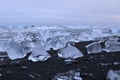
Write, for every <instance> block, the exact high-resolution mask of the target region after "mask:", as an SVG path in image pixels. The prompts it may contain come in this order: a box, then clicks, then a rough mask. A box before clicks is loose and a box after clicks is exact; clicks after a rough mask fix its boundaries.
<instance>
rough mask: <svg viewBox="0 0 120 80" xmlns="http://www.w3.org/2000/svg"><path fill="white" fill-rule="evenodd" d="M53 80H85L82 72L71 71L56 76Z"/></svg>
mask: <svg viewBox="0 0 120 80" xmlns="http://www.w3.org/2000/svg"><path fill="white" fill-rule="evenodd" d="M52 80H83V79H82V78H81V77H80V72H76V71H74V70H70V71H69V72H65V73H59V74H56V75H55V77H54V78H53V79H52Z"/></svg>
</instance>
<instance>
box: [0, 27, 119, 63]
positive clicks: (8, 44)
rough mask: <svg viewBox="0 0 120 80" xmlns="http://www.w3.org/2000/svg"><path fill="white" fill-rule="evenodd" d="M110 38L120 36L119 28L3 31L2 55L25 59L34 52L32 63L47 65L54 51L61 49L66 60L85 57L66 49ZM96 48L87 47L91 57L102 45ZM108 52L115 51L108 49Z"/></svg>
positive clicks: (97, 44) (47, 28)
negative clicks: (90, 41) (3, 53)
mask: <svg viewBox="0 0 120 80" xmlns="http://www.w3.org/2000/svg"><path fill="white" fill-rule="evenodd" d="M108 36H120V28H95V27H91V28H90V27H80V26H79V27H73V26H53V27H48V26H41V27H37V26H29V27H23V26H22V27H20V26H16V27H13V26H10V27H0V51H5V52H7V53H8V55H9V58H11V59H17V58H23V57H24V56H25V55H26V54H27V53H29V52H32V54H31V55H30V57H29V60H32V61H38V60H40V61H44V60H47V59H48V58H50V55H49V54H48V52H47V51H48V50H50V48H53V49H54V50H58V49H60V55H61V57H63V58H77V57H81V56H83V54H82V53H81V52H80V51H78V49H77V48H75V47H74V46H72V45H67V46H66V44H67V43H68V42H80V41H89V40H95V39H96V38H97V39H99V38H100V39H101V38H102V37H108ZM94 44H95V46H92V45H89V46H87V48H88V51H89V53H91V52H92V53H93V52H95V49H96V50H97V52H100V51H101V47H100V44H99V43H94ZM108 45H113V44H111V43H109V42H107V43H106V46H108ZM116 45H117V50H118V49H119V47H118V46H119V44H118V43H116V42H115V46H116ZM91 47H94V48H95V49H94V48H91ZM71 48H72V49H71ZM109 48H112V47H110V46H109ZM109 48H107V49H109ZM109 50H110V49H109ZM73 51H74V53H73ZM114 51H116V50H114Z"/></svg>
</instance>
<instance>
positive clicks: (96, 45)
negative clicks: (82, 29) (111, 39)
mask: <svg viewBox="0 0 120 80" xmlns="http://www.w3.org/2000/svg"><path fill="white" fill-rule="evenodd" d="M86 48H87V52H88V54H90V53H100V52H102V51H103V49H102V47H101V44H100V42H93V43H91V44H88V45H87V46H86Z"/></svg>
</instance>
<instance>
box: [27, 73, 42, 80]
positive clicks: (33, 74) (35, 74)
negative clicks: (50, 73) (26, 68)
mask: <svg viewBox="0 0 120 80" xmlns="http://www.w3.org/2000/svg"><path fill="white" fill-rule="evenodd" d="M29 77H31V78H32V79H35V80H41V79H40V78H41V75H40V74H38V73H29Z"/></svg>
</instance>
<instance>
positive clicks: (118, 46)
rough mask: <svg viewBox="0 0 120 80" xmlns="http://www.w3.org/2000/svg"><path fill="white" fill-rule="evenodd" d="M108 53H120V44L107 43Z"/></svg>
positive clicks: (114, 42) (109, 41) (110, 41)
mask: <svg viewBox="0 0 120 80" xmlns="http://www.w3.org/2000/svg"><path fill="white" fill-rule="evenodd" d="M104 50H105V51H106V52H116V51H120V42H118V41H113V40H108V41H106V42H105V49H104Z"/></svg>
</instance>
